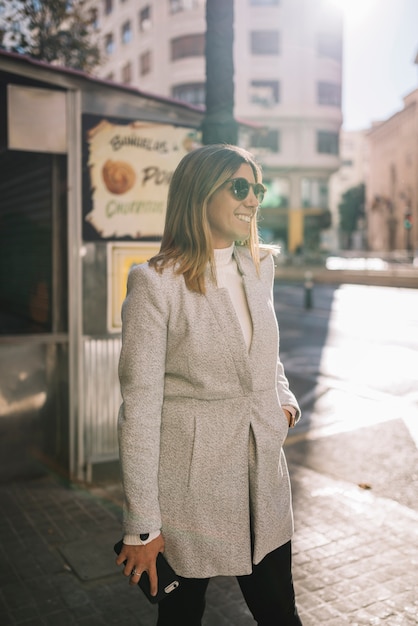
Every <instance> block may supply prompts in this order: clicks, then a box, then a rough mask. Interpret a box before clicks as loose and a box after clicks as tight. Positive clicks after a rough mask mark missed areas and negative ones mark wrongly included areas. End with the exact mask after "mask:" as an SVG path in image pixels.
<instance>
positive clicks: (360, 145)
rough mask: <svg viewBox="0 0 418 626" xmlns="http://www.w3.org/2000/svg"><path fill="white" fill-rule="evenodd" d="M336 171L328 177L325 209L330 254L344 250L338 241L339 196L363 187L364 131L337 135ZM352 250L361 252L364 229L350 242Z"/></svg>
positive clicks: (366, 160)
mask: <svg viewBox="0 0 418 626" xmlns="http://www.w3.org/2000/svg"><path fill="white" fill-rule="evenodd" d="M340 159H341V166H340V168H339V169H338V170H337V171H336V172H334V174H332V176H331V178H330V184H329V207H330V210H331V214H332V227H331V228H330V229H329V231H328V232H327V233H326V235H327V247H328V249H331V250H338V249H339V248H341V247H342V248H345V247H346V246H345V245H344V243H345V242H344V241H342V239H343V237H342V233H341V232H340V229H339V204H340V203H341V200H342V196H343V194H344V193H345V192H346V191H348V190H349V189H351V188H352V187H356V186H357V185H360V184H361V183H363V184H366V180H367V177H368V171H369V150H368V141H367V131H365V130H358V131H344V130H341V132H340ZM351 243H352V247H353V248H354V249H357V250H364V249H365V247H366V241H365V225H364V224H359V228H358V230H357V232H356V233H354V237H353V238H352V242H351Z"/></svg>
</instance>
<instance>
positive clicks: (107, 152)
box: [83, 116, 198, 239]
mask: <svg viewBox="0 0 418 626" xmlns="http://www.w3.org/2000/svg"><path fill="white" fill-rule="evenodd" d="M85 117H87V116H85ZM88 117H89V118H90V119H85V120H84V124H83V133H84V140H85V141H84V152H85V157H84V158H85V176H84V187H87V189H84V192H83V200H84V205H85V215H84V222H85V224H86V225H87V226H88V228H86V229H85V231H84V232H85V233H87V236H85V237H84V238H85V239H86V238H87V239H118V238H125V239H126V238H129V239H159V238H161V236H162V232H163V228H164V220H165V211H166V204H167V194H168V186H169V183H170V180H171V177H172V174H173V171H174V169H175V168H176V166H177V164H178V163H179V161H180V160H181V158H182V157H183V156H184V155H185V154H187V153H188V152H190V151H191V150H193V149H194V148H196V147H197V145H198V143H197V141H196V131H195V130H194V129H191V128H184V127H177V126H171V125H169V124H154V123H150V122H141V121H134V122H131V123H128V124H127V123H125V124H123V123H116V122H115V121H114V120H112V121H110V120H107V119H101V118H97V117H96V118H95V119H93V120H92V119H91V118H92V116H88Z"/></svg>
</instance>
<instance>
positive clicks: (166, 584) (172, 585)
mask: <svg viewBox="0 0 418 626" xmlns="http://www.w3.org/2000/svg"><path fill="white" fill-rule="evenodd" d="M122 546H123V540H122V539H121V540H120V541H118V543H116V544H115V546H114V550H115V552H116V554H120V551H121V550H122ZM125 562H126V561H125ZM156 565H157V576H158V591H157V595H156V596H152V595H151V591H150V582H149V577H148V574H147V572H143V574H142V576H141V578H140V579H139V582H138V586H139V587H140V588H141V590H142V591H143V592H144V594H145V595H146V597H147V598H148V600H149V601H150V602H151V603H152V604H156V603H157V602H161V600H164V598H166V597H167V596H168V595H169V594H170V593H172V592H173V591H175V590H176V589H178V587H179V585H180V581H179V578H178V576H177V574H176V572H175V571H174V570H173V568H172V567H171V565H170V564H169V562H168V561H167V559H166V558H165V557H164V555H163V554H162V553H161V552H159V553H158V556H157V561H156Z"/></svg>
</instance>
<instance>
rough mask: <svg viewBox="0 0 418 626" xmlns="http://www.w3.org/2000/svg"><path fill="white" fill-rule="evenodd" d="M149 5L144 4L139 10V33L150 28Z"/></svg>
mask: <svg viewBox="0 0 418 626" xmlns="http://www.w3.org/2000/svg"><path fill="white" fill-rule="evenodd" d="M151 26H152V22H151V7H150V6H146V7H144V8H143V9H141V10H140V12H139V30H140V31H141V33H146V32H147V31H149V30H150V29H151Z"/></svg>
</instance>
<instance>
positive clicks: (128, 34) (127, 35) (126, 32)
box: [122, 20, 132, 43]
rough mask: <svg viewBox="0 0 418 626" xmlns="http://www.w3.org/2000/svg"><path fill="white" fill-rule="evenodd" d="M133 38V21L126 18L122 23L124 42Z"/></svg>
mask: <svg viewBox="0 0 418 626" xmlns="http://www.w3.org/2000/svg"><path fill="white" fill-rule="evenodd" d="M131 40H132V28H131V21H130V20H126V22H124V23H123V24H122V43H129V42H130V41H131Z"/></svg>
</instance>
